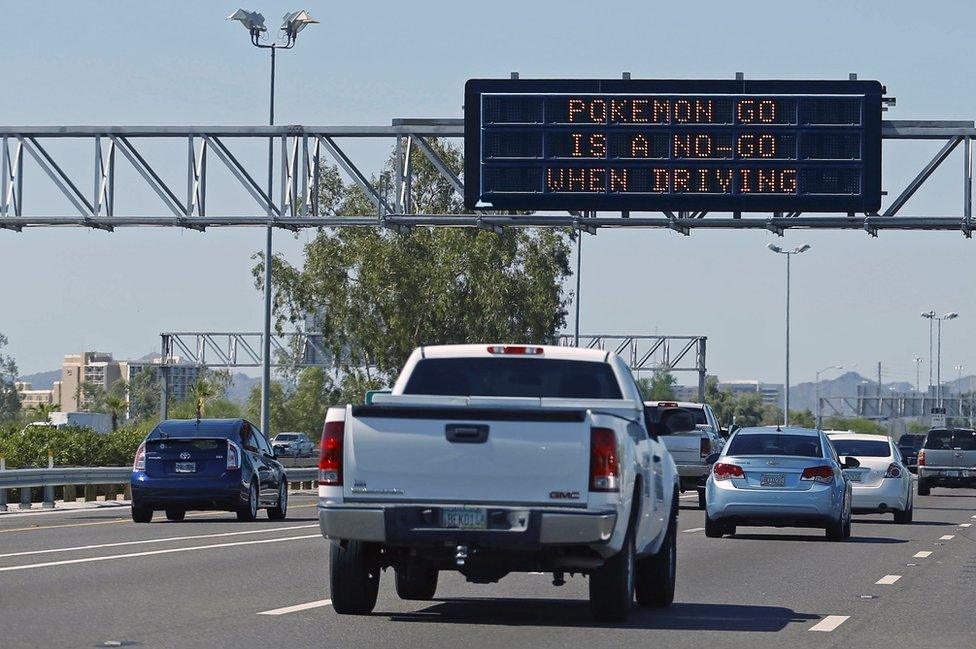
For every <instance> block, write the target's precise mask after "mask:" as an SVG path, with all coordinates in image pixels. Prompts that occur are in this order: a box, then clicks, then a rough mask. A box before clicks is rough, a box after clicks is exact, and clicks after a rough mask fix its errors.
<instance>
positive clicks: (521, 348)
mask: <svg viewBox="0 0 976 649" xmlns="http://www.w3.org/2000/svg"><path fill="white" fill-rule="evenodd" d="M488 353H489V354H521V355H524V356H539V355H540V354H542V347H529V346H526V345H491V346H490V347H488Z"/></svg>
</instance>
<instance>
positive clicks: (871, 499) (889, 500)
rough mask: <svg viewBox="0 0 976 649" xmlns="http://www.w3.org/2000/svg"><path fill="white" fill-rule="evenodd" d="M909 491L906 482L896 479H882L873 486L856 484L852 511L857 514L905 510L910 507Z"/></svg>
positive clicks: (852, 492) (853, 492) (853, 487)
mask: <svg viewBox="0 0 976 649" xmlns="http://www.w3.org/2000/svg"><path fill="white" fill-rule="evenodd" d="M908 491H909V489H906V488H905V483H904V482H902V481H901V480H898V479H894V478H882V479H881V482H880V483H878V484H877V485H873V486H868V485H859V484H857V483H856V482H855V483H854V484H853V486H852V489H851V494H852V500H851V510H852V511H854V513H857V514H870V513H876V512H889V511H892V510H895V509H897V510H904V509H905V508H906V507H907V506H908ZM882 505H883V506H882Z"/></svg>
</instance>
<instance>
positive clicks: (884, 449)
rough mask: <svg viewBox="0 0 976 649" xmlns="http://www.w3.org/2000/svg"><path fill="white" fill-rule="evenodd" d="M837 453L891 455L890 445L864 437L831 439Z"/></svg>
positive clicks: (856, 455) (872, 455)
mask: <svg viewBox="0 0 976 649" xmlns="http://www.w3.org/2000/svg"><path fill="white" fill-rule="evenodd" d="M830 441H831V443H833V445H834V448H835V449H836V450H837V455H853V456H855V457H891V446H890V445H889V444H888V442H885V441H874V440H866V439H832V440H830Z"/></svg>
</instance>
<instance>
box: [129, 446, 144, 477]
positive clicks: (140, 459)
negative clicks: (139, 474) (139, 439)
mask: <svg viewBox="0 0 976 649" xmlns="http://www.w3.org/2000/svg"><path fill="white" fill-rule="evenodd" d="M132 470H133V471H145V470H146V443H145V442H143V443H142V444H140V445H139V448H138V449H136V457H135V459H133V460H132Z"/></svg>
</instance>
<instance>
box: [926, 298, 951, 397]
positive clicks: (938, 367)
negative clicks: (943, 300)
mask: <svg viewBox="0 0 976 649" xmlns="http://www.w3.org/2000/svg"><path fill="white" fill-rule="evenodd" d="M922 317H923V318H926V319H928V321H929V328H930V330H931V326H932V321H933V320H936V321H938V323H939V325H938V329H937V343H936V345H937V346H936V354H935V359H936V360H935V399H936V404H937V405H938V407H939V408H942V405H943V401H942V321H943V320H955V319H956V318H958V317H959V314H958V313H956V312H955V311H950V312H949V313H946V314H944V315H936V314H935V311H925V312H923V313H922ZM930 340H931V339H930Z"/></svg>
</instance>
